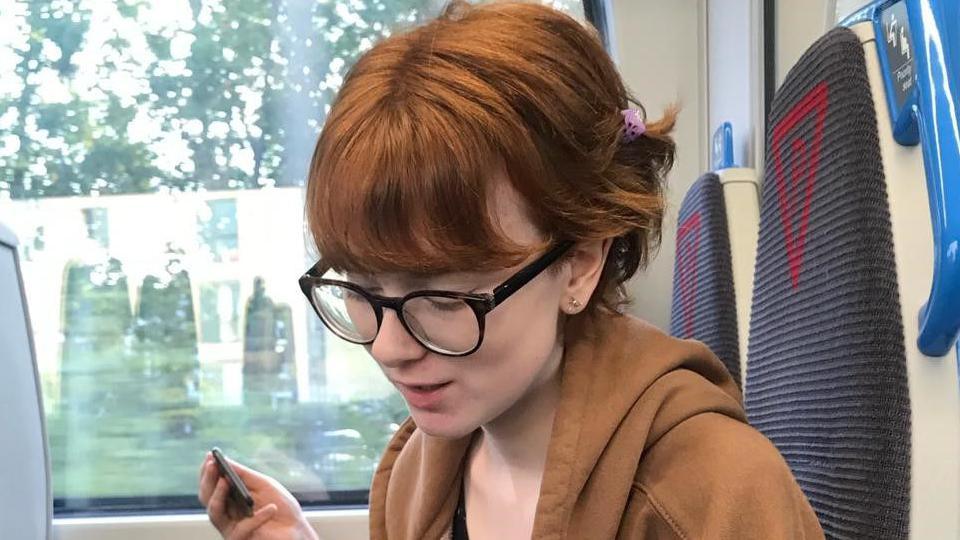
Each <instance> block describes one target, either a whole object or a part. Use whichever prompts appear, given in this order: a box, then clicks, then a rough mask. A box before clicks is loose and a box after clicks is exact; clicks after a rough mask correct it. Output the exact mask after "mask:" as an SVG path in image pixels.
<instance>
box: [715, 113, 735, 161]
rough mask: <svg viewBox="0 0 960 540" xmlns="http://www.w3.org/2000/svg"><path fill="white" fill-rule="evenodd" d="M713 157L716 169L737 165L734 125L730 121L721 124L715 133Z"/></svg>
mask: <svg viewBox="0 0 960 540" xmlns="http://www.w3.org/2000/svg"><path fill="white" fill-rule="evenodd" d="M711 158H712V159H711V162H712V163H713V170H715V171H719V170H721V169H729V168H731V167H736V166H737V165H736V160H735V159H734V157H733V125H732V124H730V122H724V123H722V124H720V127H718V128H717V130H716V131H715V132H714V133H713V151H712V152H711Z"/></svg>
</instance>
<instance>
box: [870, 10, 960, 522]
mask: <svg viewBox="0 0 960 540" xmlns="http://www.w3.org/2000/svg"><path fill="white" fill-rule="evenodd" d="M853 30H854V31H855V32H856V33H857V35H858V36H859V37H860V40H861V42H863V43H864V52H865V54H866V60H867V72H868V74H869V77H870V86H871V89H872V91H873V102H874V103H875V104H879V106H877V107H876V109H877V122H878V126H879V130H880V150H881V155H882V156H883V170H884V174H885V176H886V180H887V194H888V196H889V198H890V218H891V222H892V224H893V244H894V254H895V256H896V264H897V277H898V281H899V285H900V303H901V306H902V309H903V311H902V315H903V324H904V329H905V339H906V349H907V374H908V377H909V384H910V401H911V404H910V405H911V422H912V446H913V449H912V451H913V455H912V460H913V466H912V471H911V473H912V494H911V511H910V528H911V532H910V537H911V538H915V539H926V538H958V537H960V514H958V512H957V509H958V508H960V461H958V456H960V385H958V379H957V359H956V357H955V355H953V354H952V353H951V354H948V355H947V356H944V357H940V358H933V357H929V356H924V355H923V354H921V353H920V351H919V349H918V348H917V345H916V343H917V335H918V333H919V328H918V319H917V315H918V313H919V312H920V307H921V306H922V305H923V304H924V302H926V300H927V297H928V295H929V293H930V285H931V281H932V276H933V232H932V226H931V223H930V203H929V201H928V199H927V186H926V182H925V180H924V178H925V176H924V173H923V156H922V153H921V151H920V147H919V146H914V147H904V146H900V145H899V144H897V143H896V142H895V141H894V140H893V136H892V129H891V127H890V113H889V111H888V109H887V107H886V97H885V94H884V91H883V77H882V75H881V71H880V64H879V60H878V57H877V50H876V44H875V42H874V33H873V26H872V25H871V24H870V23H863V24H859V25H857V26H856V27H854V28H853Z"/></svg>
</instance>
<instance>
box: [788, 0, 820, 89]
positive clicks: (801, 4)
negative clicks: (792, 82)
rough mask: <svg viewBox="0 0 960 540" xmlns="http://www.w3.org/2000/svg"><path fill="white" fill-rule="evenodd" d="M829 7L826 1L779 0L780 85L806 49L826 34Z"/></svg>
mask: <svg viewBox="0 0 960 540" xmlns="http://www.w3.org/2000/svg"><path fill="white" fill-rule="evenodd" d="M828 8H829V6H828V2H827V0H776V13H775V17H776V26H777V33H776V49H777V53H776V62H775V63H776V71H777V88H779V87H780V85H781V84H782V83H783V79H784V78H785V77H786V76H787V72H788V71H790V68H792V67H793V66H794V65H795V64H796V63H797V60H799V59H800V56H801V55H803V52H804V51H806V50H807V49H808V48H809V47H810V45H813V42H814V41H816V40H817V39H819V38H820V36H822V35H823V34H824V30H825V29H826V28H827V27H828V24H827V21H828V17H827V11H828ZM831 18H832V16H831ZM831 26H832V25H831Z"/></svg>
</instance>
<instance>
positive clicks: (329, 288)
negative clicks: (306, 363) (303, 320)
mask: <svg viewBox="0 0 960 540" xmlns="http://www.w3.org/2000/svg"><path fill="white" fill-rule="evenodd" d="M312 292H313V303H314V305H315V306H316V308H317V312H319V314H320V317H321V318H322V319H323V322H325V323H327V326H329V327H330V329H331V330H333V331H334V332H335V333H336V334H337V335H339V336H340V337H342V338H344V339H346V340H347V341H352V342H354V343H369V342H371V341H373V340H374V338H376V337H377V312H376V311H375V310H374V309H373V305H372V304H370V302H369V301H368V300H367V299H366V297H365V296H363V295H362V294H360V293H358V292H356V291H354V290H353V289H350V288H348V287H343V286H340V285H318V286H316V287H314V288H313V291H312Z"/></svg>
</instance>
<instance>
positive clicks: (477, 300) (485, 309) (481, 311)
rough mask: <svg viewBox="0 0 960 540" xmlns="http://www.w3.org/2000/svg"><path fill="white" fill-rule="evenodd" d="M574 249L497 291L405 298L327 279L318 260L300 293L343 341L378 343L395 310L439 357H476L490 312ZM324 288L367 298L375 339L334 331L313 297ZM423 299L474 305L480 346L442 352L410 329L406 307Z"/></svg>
mask: <svg viewBox="0 0 960 540" xmlns="http://www.w3.org/2000/svg"><path fill="white" fill-rule="evenodd" d="M572 246H573V242H571V241H564V242H560V243H558V244H556V245H555V246H554V247H552V248H550V249H549V250H548V251H547V252H546V253H544V254H543V255H541V256H540V257H538V258H537V259H536V260H535V261H533V262H531V263H530V264H528V265H527V266H524V267H523V268H521V269H520V270H518V271H517V272H516V273H515V274H513V275H512V276H510V277H509V278H507V279H506V280H505V281H503V283H501V284H500V285H497V286H496V287H494V289H493V292H491V293H461V292H455V291H441V290H423V291H414V292H411V293H409V294H407V295H405V296H380V295H378V294H373V293H371V292H369V291H367V290H365V289H364V288H362V287H360V286H359V285H357V284H356V283H350V282H349V281H341V280H338V279H325V278H323V277H321V276H323V274H324V273H326V272H327V270H329V268H327V267H325V266H324V265H323V260H320V261H317V263H316V264H315V265H313V267H312V268H310V269H309V270H307V272H306V273H305V274H304V275H303V276H301V277H300V280H299V283H300V290H301V291H303V294H304V296H306V297H307V300H308V301H309V302H310V305H311V306H312V307H313V311H314V312H316V314H317V317H319V318H320V321H321V322H323V324H324V326H326V327H327V328H329V329H330V331H331V332H333V333H334V334H336V335H337V336H339V337H340V338H342V339H345V340H347V341H349V342H351V343H356V344H358V345H369V344H371V343H373V342H374V340H376V338H377V335H379V334H380V327H381V325H382V324H383V310H384V308H386V309H392V310H393V311H394V312H395V313H396V314H397V318H398V319H400V324H402V325H403V328H404V329H405V330H406V331H407V333H408V334H410V336H411V337H413V339H415V340H416V341H417V343H419V344H420V345H421V346H423V347H424V348H426V349H428V350H430V351H432V352H435V353H437V354H442V355H444V356H451V357H460V356H467V355H469V354H473V353H474V352H476V350H477V349H479V348H480V345H482V344H483V335H484V323H485V320H486V316H487V314H488V313H490V312H491V311H493V310H494V309H495V308H496V307H497V306H499V305H500V304H502V303H503V302H504V301H505V300H506V299H507V298H510V296H511V295H513V293H515V292H517V291H518V290H520V288H521V287H523V286H524V285H526V284H527V283H529V282H530V281H531V280H533V278H535V277H537V276H538V275H540V274H541V273H542V272H543V271H544V270H546V269H547V268H549V267H550V265H552V264H553V263H555V262H556V261H557V260H558V259H559V258H560V257H561V256H563V254H564V253H566V252H567V250H569V249H570V248H571V247H572ZM321 285H332V286H339V287H345V288H347V289H350V290H351V291H353V292H355V293H357V294H359V295H361V296H363V297H364V298H366V300H367V301H368V302H370V305H371V306H373V311H374V313H375V314H376V316H377V332H376V333H375V334H374V337H373V339H370V340H364V341H358V340H355V339H351V338H349V337H347V336H344V335H343V334H341V333H340V332H338V331H337V329H336V328H334V325H333V324H331V323H329V322H327V320H326V319H325V318H324V316H323V314H322V313H321V311H320V308H319V307H318V306H317V305H316V303H315V301H314V299H313V295H312V294H311V293H312V291H313V289H314V288H315V287H318V286H321ZM423 296H432V297H441V298H451V299H456V300H462V301H463V302H464V303H465V304H467V305H468V306H470V309H472V310H473V314H474V315H475V316H476V317H477V326H478V327H479V329H480V336H479V337H478V339H477V344H476V345H475V346H474V347H473V348H472V349H470V350H469V351H467V352H463V353H451V352H448V351H444V350H442V349H438V348H437V347H436V346H434V345H431V344H429V343H426V342H424V341H423V340H422V339H420V337H418V336H417V334H416V333H415V332H414V331H413V330H412V329H411V328H410V325H409V324H408V323H407V320H406V318H405V317H404V316H403V304H404V303H405V302H407V301H409V300H412V299H414V298H420V297H423Z"/></svg>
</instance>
